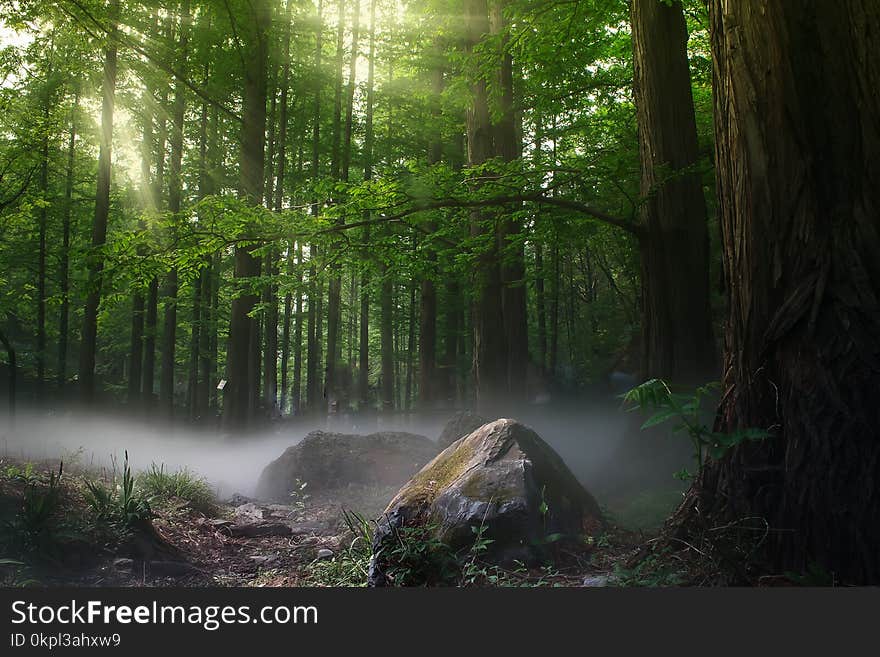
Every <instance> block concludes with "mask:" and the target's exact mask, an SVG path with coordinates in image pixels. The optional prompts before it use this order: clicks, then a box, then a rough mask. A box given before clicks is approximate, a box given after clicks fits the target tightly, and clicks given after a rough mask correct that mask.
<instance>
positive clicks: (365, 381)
mask: <svg viewBox="0 0 880 657" xmlns="http://www.w3.org/2000/svg"><path fill="white" fill-rule="evenodd" d="M376 1H377V0H371V1H370V49H369V54H368V56H367V61H368V68H367V107H366V120H365V123H366V125H365V126H364V180H372V178H373V141H374V132H373V101H374V91H375V90H374V86H375V73H376ZM369 218H370V212H369V211H366V212H364V219H366V220H369ZM369 243H370V228H369V226H366V227H365V228H364V246H365V249H364V256H365V260H366V256H367V253H368V248H367V247H368V245H369ZM360 288H361V312H360V327H359V328H360V330H359V335H358V408H364V407H365V406H367V404H368V403H369V396H370V271H369V269H368V268H367V267H364V272H363V274H362V275H361V285H360Z"/></svg>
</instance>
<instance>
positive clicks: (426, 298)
mask: <svg viewBox="0 0 880 657" xmlns="http://www.w3.org/2000/svg"><path fill="white" fill-rule="evenodd" d="M432 54H433V56H434V57H435V62H434V64H433V69H432V71H431V77H432V89H431V92H432V95H431V100H430V105H431V118H432V119H433V120H434V122H435V127H434V134H433V136H432V139H431V143H430V144H429V146H428V164H429V165H432V164H439V163H440V161H441V160H442V158H443V132H442V130H441V127H440V119H441V106H440V96H441V94H442V93H443V88H444V86H445V82H444V76H443V61H442V59H441V56H442V49H441V44H440V43H435V44H434V48H433V52H432ZM426 230H427V231H428V232H429V233H433V232H434V231H435V230H436V224H435V223H434V222H433V221H432V222H430V223H428V224H427V226H426ZM424 248H425V257H426V260H427V262H428V266H429V271H428V272H427V274H426V275H425V277H424V278H422V280H421V286H420V287H421V289H420V294H419V403H420V404H421V405H423V406H428V405H430V404H431V402H433V401H434V398H435V396H436V390H437V388H438V385H437V381H436V378H437V373H436V366H437V286H436V284H435V282H434V278H435V276H436V275H437V274H436V271H435V269H436V263H437V253H436V251H435V250H434V248H433V245H432V244H431V242H430V240H429V241H428V242H426V244H425V245H424Z"/></svg>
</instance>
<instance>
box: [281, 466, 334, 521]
mask: <svg viewBox="0 0 880 657" xmlns="http://www.w3.org/2000/svg"><path fill="white" fill-rule="evenodd" d="M308 485H309V482H307V481H302V480H301V479H300V478H299V477H297V478H296V479H294V481H293V490H291V491H290V506H291V507H293V508H294V509H296V510H297V511H298V512H300V513H302V512H303V511H304V510H305V508H306V504H308V501H309V498H310V497H311V495H309V494H308V493H306V492H305V490H306V486H308ZM346 522H347V520H346Z"/></svg>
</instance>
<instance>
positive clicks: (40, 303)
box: [37, 89, 51, 399]
mask: <svg viewBox="0 0 880 657" xmlns="http://www.w3.org/2000/svg"><path fill="white" fill-rule="evenodd" d="M50 102H51V94H50V93H49V90H48V89H47V90H46V98H45V99H44V101H43V130H44V133H43V139H42V144H41V145H40V196H41V197H42V201H43V203H42V204H41V205H40V208H39V211H38V214H37V229H38V233H39V236H38V240H37V241H38V247H37V248H38V252H37V396H38V398H39V399H42V398H43V394H44V387H45V378H46V228H47V224H48V214H49V213H48V207H47V204H48V196H49V133H48V130H49V103H50Z"/></svg>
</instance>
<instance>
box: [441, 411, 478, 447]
mask: <svg viewBox="0 0 880 657" xmlns="http://www.w3.org/2000/svg"><path fill="white" fill-rule="evenodd" d="M489 422H490V420H488V419H486V418H484V417H482V416H480V415H477V414H476V413H471V412H470V411H459V412H458V413H456V414H455V415H453V416H452V417H451V418H449V421H448V422H447V423H446V424H445V425H444V426H443V431H442V432H441V433H440V437H439V438H437V446H438V447H439V448H440V449H446V448H447V447H449V446H450V445H451V444H452V443H454V442H455V441H456V440H458V439H459V438H464V437H465V436H467V435H470V434H471V433H472V432H474V431H476V430H477V429H479V428H480V427H481V426H483V425H484V424H488V423H489Z"/></svg>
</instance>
